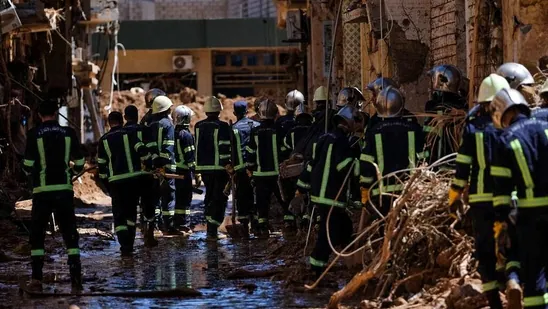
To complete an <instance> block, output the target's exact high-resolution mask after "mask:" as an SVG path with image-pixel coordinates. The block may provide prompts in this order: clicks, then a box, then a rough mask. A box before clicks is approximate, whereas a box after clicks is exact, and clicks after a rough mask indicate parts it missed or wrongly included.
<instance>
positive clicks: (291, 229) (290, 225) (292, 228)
mask: <svg viewBox="0 0 548 309" xmlns="http://www.w3.org/2000/svg"><path fill="white" fill-rule="evenodd" d="M282 232H283V234H284V236H285V237H288V236H289V237H291V236H295V234H296V233H297V226H296V224H295V220H288V221H285V222H284V227H283V231H282Z"/></svg>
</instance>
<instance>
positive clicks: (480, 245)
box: [449, 74, 521, 309]
mask: <svg viewBox="0 0 548 309" xmlns="http://www.w3.org/2000/svg"><path fill="white" fill-rule="evenodd" d="M508 88H510V85H509V84H508V82H507V81H506V79H504V77H502V76H500V75H497V74H491V75H489V76H488V77H486V78H485V79H484V80H483V82H482V83H481V85H480V88H479V92H478V98H477V102H478V105H476V106H475V107H474V108H472V110H471V111H470V112H469V114H468V117H467V120H466V125H465V127H464V131H463V134H462V140H461V145H460V148H459V151H458V155H457V165H456V172H455V178H454V179H453V181H452V184H451V189H450V190H449V207H450V211H451V214H452V215H453V216H455V218H460V215H461V214H460V213H458V212H459V211H460V210H459V209H458V208H459V206H458V205H459V204H460V205H462V202H461V196H462V193H463V191H464V190H465V188H467V187H468V202H469V204H470V210H469V212H468V214H469V215H470V217H471V218H472V224H473V228H474V239H475V241H474V244H475V246H476V248H475V255H476V258H477V260H478V262H479V267H478V271H479V273H480V275H481V277H482V281H483V293H485V295H486V296H487V300H488V301H489V307H490V308H493V309H496V308H502V302H501V300H500V297H499V288H498V274H497V270H496V264H497V256H496V253H495V241H494V238H493V224H494V222H495V211H494V209H493V189H494V188H493V179H492V177H491V176H490V171H491V168H490V165H491V162H492V161H493V156H494V151H496V146H497V139H498V135H499V134H498V132H497V129H496V128H495V127H494V126H493V121H492V120H491V115H490V114H489V104H490V103H491V101H492V100H493V98H494V97H495V95H496V94H497V92H498V91H500V90H502V89H508ZM518 302H521V297H520V298H519V299H518Z"/></svg>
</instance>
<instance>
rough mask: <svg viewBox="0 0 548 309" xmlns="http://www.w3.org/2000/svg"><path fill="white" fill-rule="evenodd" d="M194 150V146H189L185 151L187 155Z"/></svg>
mask: <svg viewBox="0 0 548 309" xmlns="http://www.w3.org/2000/svg"><path fill="white" fill-rule="evenodd" d="M192 150H194V145H192V146H188V147H186V148H185V149H183V151H184V152H185V153H187V152H191V151H192Z"/></svg>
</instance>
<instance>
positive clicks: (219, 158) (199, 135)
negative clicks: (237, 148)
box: [194, 96, 232, 241]
mask: <svg viewBox="0 0 548 309" xmlns="http://www.w3.org/2000/svg"><path fill="white" fill-rule="evenodd" d="M222 110H223V106H222V104H221V101H219V99H217V98H216V97H214V96H213V97H208V98H207V100H206V102H205V104H204V112H205V113H206V116H207V118H206V119H204V120H202V121H199V122H198V123H196V125H195V127H194V131H195V136H196V171H197V172H199V173H201V174H202V177H203V181H204V184H205V187H206V197H205V200H206V205H205V216H206V220H207V239H208V240H209V241H216V240H217V239H218V238H219V236H218V234H217V229H218V228H219V226H220V225H221V224H222V223H223V220H224V216H225V210H226V204H227V201H228V198H227V196H226V195H224V194H223V190H224V188H225V186H226V184H227V182H228V181H229V175H228V173H227V171H226V170H229V169H231V168H232V167H231V161H230V157H231V148H230V136H231V134H232V131H231V129H230V126H229V125H228V123H226V122H224V121H221V120H219V114H220V113H221V111H222Z"/></svg>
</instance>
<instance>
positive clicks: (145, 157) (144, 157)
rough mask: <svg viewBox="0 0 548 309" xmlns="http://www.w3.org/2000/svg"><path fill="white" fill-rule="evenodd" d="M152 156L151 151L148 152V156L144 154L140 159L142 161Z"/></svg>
mask: <svg viewBox="0 0 548 309" xmlns="http://www.w3.org/2000/svg"><path fill="white" fill-rule="evenodd" d="M151 157H152V156H151V155H150V153H148V154H147V155H146V156H142V157H141V158H140V159H141V161H146V160H148V159H150V158H151Z"/></svg>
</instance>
